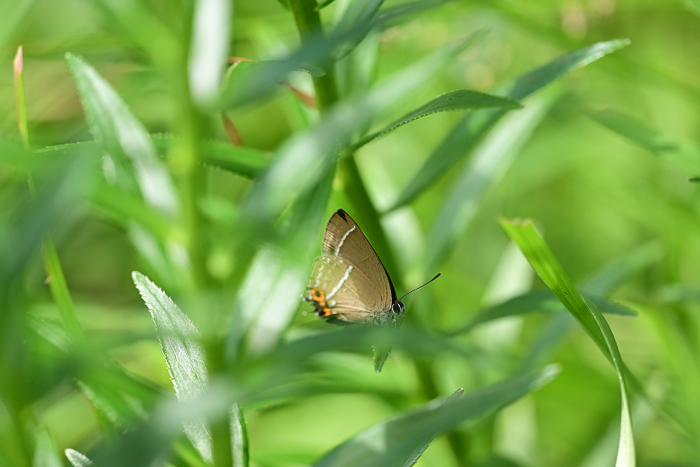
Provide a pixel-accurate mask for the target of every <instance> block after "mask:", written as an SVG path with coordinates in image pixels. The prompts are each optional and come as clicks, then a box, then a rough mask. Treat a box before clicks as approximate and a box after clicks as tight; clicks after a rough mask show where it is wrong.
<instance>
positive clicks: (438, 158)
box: [391, 40, 629, 210]
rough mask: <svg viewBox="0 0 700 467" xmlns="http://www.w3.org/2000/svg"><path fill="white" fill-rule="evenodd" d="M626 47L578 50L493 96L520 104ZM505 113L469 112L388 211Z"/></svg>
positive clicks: (619, 42) (428, 181) (431, 179)
mask: <svg viewBox="0 0 700 467" xmlns="http://www.w3.org/2000/svg"><path fill="white" fill-rule="evenodd" d="M628 44H629V41H628V40H614V41H609V42H599V43H597V44H594V45H592V46H589V47H585V48H583V49H579V50H577V51H575V52H571V53H569V54H566V55H563V56H561V57H559V58H557V59H556V60H554V61H552V62H549V63H547V64H546V65H543V66H541V67H539V68H537V69H535V70H532V71H530V72H529V73H526V74H524V75H521V76H519V77H518V78H516V79H514V80H513V81H510V82H508V83H506V84H505V85H503V86H499V87H498V88H497V89H496V90H494V92H493V94H498V95H503V96H504V97H508V98H510V99H513V100H516V101H520V100H522V99H524V98H526V97H527V96H529V95H530V94H532V93H534V92H536V91H538V90H540V89H542V88H543V87H545V86H547V85H548V84H550V83H551V82H553V81H555V80H556V79H558V78H560V77H562V76H564V75H565V74H567V73H570V72H572V71H574V70H576V69H578V68H581V67H583V66H586V65H588V64H590V63H592V62H594V61H596V60H598V59H600V58H602V57H604V56H605V55H608V54H610V53H612V52H615V51H617V50H619V49H621V48H623V47H625V46H627V45H628ZM506 112H507V110H502V109H498V110H484V111H479V112H474V113H470V114H469V115H467V116H466V117H464V118H463V119H462V120H461V121H460V122H459V123H458V124H457V125H455V127H454V128H453V130H452V131H451V132H450V134H449V135H448V136H447V137H446V138H445V139H444V140H443V142H442V143H441V144H440V146H438V148H437V149H436V150H435V151H433V153H432V154H431V155H430V157H429V158H428V160H427V161H426V162H425V163H424V164H423V166H422V167H421V168H420V169H419V170H418V171H417V172H416V175H415V176H414V177H413V178H412V179H411V181H410V182H409V183H408V184H407V185H406V188H405V189H404V191H403V192H402V193H401V195H400V196H399V199H398V200H397V201H396V203H395V204H394V206H393V207H392V208H391V210H393V209H396V208H399V207H401V206H403V205H405V204H408V203H409V202H411V201H412V200H413V199H414V198H416V197H417V196H418V195H420V194H421V193H422V192H423V191H424V190H425V189H426V188H428V187H429V186H431V185H432V184H433V183H435V182H436V181H437V180H438V179H440V178H441V177H442V176H443V175H444V174H445V172H447V171H448V170H449V169H450V168H452V167H453V166H454V165H455V164H456V163H457V162H458V161H459V159H460V158H461V157H462V156H463V155H464V154H465V153H466V152H467V151H469V150H470V149H471V148H472V147H474V145H475V144H476V143H477V142H478V141H479V140H480V139H481V137H482V136H483V135H484V134H486V132H487V131H488V130H489V128H491V127H492V126H493V125H494V124H495V123H496V122H497V121H498V120H499V119H500V118H501V117H502V116H503V115H505V113H506Z"/></svg>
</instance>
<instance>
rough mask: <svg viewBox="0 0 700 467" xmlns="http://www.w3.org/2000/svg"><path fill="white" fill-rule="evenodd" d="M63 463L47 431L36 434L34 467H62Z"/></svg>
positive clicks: (40, 430)
mask: <svg viewBox="0 0 700 467" xmlns="http://www.w3.org/2000/svg"><path fill="white" fill-rule="evenodd" d="M62 465H63V463H62V462H61V459H60V458H59V457H58V453H57V452H56V446H55V444H54V442H53V440H52V439H51V435H49V432H48V431H46V430H45V429H39V431H38V432H37V434H36V448H35V451H34V462H33V464H32V466H33V467H61V466H62Z"/></svg>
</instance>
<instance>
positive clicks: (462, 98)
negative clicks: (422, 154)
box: [349, 89, 522, 151]
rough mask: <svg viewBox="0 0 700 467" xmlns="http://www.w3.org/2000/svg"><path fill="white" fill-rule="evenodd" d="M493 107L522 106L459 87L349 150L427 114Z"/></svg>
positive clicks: (511, 107)
mask: <svg viewBox="0 0 700 467" xmlns="http://www.w3.org/2000/svg"><path fill="white" fill-rule="evenodd" d="M493 107H503V108H506V109H520V108H522V106H521V105H520V104H519V103H518V102H515V101H514V100H512V99H507V98H504V97H499V96H493V95H491V94H485V93H482V92H477V91H469V90H467V89H458V90H456V91H450V92H446V93H445V94H442V95H440V96H438V97H436V98H435V99H433V100H431V101H430V102H428V103H426V104H424V105H422V106H420V107H418V108H417V109H414V110H412V111H411V112H409V113H407V114H406V115H404V116H403V117H401V118H399V119H398V120H395V121H394V122H392V123H390V124H389V125H387V126H386V127H384V128H382V129H381V130H379V131H376V132H374V133H372V134H370V135H367V136H365V137H364V138H362V139H361V140H360V141H358V142H357V143H355V144H353V145H352V146H351V147H350V149H349V150H350V151H356V150H357V149H359V148H361V147H362V146H364V145H365V144H367V143H369V142H371V141H374V140H375V139H377V138H379V137H380V136H383V135H384V134H386V133H388V132H390V131H391V130H393V129H395V128H398V127H400V126H402V125H405V124H406V123H410V122H412V121H414V120H418V119H419V118H422V117H425V116H427V115H432V114H434V113H438V112H448V111H453V110H469V109H486V108H493Z"/></svg>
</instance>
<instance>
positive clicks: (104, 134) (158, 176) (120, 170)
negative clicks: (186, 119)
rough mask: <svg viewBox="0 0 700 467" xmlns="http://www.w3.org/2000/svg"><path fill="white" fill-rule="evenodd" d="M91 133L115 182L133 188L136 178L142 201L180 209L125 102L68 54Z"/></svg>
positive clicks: (175, 210) (143, 131) (172, 212)
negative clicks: (104, 154)
mask: <svg viewBox="0 0 700 467" xmlns="http://www.w3.org/2000/svg"><path fill="white" fill-rule="evenodd" d="M66 61H67V62H68V67H69V68H70V70H71V73H72V74H73V79H74V80H75V83H76V86H77V87H78V93H79V94H80V100H81V102H82V104H83V108H84V109H85V113H86V116H87V121H88V125H89V127H90V132H91V133H92V135H93V136H94V137H95V141H96V142H97V145H98V146H99V147H100V149H101V150H102V151H104V152H105V153H106V154H107V155H108V157H109V159H110V163H111V167H112V168H113V171H114V172H115V178H116V181H117V183H120V184H121V185H122V186H124V187H126V188H127V189H133V186H132V178H133V177H135V179H136V182H137V183H138V187H139V189H140V192H141V194H142V195H143V198H144V200H145V201H146V202H147V203H148V204H149V205H151V206H153V207H155V208H157V209H158V210H160V211H161V212H163V213H164V214H167V215H170V216H175V215H177V214H178V212H179V206H178V198H177V195H176V193H175V187H174V186H173V182H172V180H171V178H170V174H169V173H168V170H167V168H166V167H165V164H163V162H162V161H161V160H160V159H159V158H158V155H157V153H156V149H155V146H154V145H153V142H152V141H151V138H150V136H149V134H148V132H147V131H146V129H145V128H144V127H143V125H142V124H141V122H139V121H138V120H137V119H136V117H135V116H134V115H133V114H132V113H131V111H130V110H129V108H128V107H127V106H126V104H125V103H124V101H123V100H122V99H121V97H119V95H118V94H117V93H116V91H114V89H112V87H111V86H110V85H109V84H108V83H107V81H105V80H104V79H103V78H102V77H101V76H100V75H99V74H98V73H97V72H96V71H95V69H94V68H92V67H91V66H90V65H88V64H87V63H85V62H84V61H83V59H82V58H80V57H76V56H75V55H71V54H67V55H66Z"/></svg>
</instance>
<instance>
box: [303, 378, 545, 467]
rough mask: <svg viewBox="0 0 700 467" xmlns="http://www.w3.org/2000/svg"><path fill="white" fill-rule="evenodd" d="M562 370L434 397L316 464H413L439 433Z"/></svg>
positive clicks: (506, 401)
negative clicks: (445, 398)
mask: <svg viewBox="0 0 700 467" xmlns="http://www.w3.org/2000/svg"><path fill="white" fill-rule="evenodd" d="M557 373H558V370H556V369H555V368H554V367H551V366H550V367H548V368H545V370H544V371H542V372H537V373H531V374H528V375H523V376H518V377H516V378H512V379H509V380H507V381H505V382H503V383H500V384H497V385H495V386H491V387H488V388H485V389H482V390H479V391H476V392H473V393H470V394H467V395H462V396H461V397H456V398H451V399H450V400H448V401H445V402H443V401H433V402H431V403H429V404H427V405H425V406H423V407H422V408H420V409H417V410H413V411H410V412H407V413H404V414H402V415H400V416H398V417H396V418H394V419H393V420H389V421H387V422H382V423H379V424H377V425H375V426H373V427H371V428H369V429H367V430H365V431H363V432H362V433H360V434H358V435H357V436H355V437H354V438H352V439H350V440H348V441H346V442H345V443H343V444H341V445H340V446H338V447H336V448H335V449H333V451H331V452H330V453H329V454H327V455H326V456H325V457H324V458H323V459H321V460H320V461H319V462H317V463H316V464H314V467H331V466H332V467H344V466H348V467H349V466H352V467H364V466H367V467H370V466H380V465H381V466H410V465H413V463H414V462H415V460H416V459H417V458H418V456H419V455H420V454H421V453H422V451H423V449H425V446H427V444H429V443H430V441H431V440H432V439H433V438H434V437H435V436H437V435H438V434H440V433H444V432H445V431H447V430H449V429H451V428H453V427H455V426H457V425H458V424H459V423H461V422H463V421H464V420H469V419H473V418H475V417H478V416H480V415H485V414H488V413H491V412H493V411H496V410H499V409H501V408H503V407H505V406H506V405H508V404H511V403H512V402H514V401H516V400H518V399H519V398H520V397H522V396H524V395H525V394H528V393H529V392H531V391H534V390H536V389H538V388H540V387H541V386H543V385H545V384H547V383H548V382H549V381H551V380H552V379H553V378H554V377H555V376H556V374H557Z"/></svg>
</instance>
